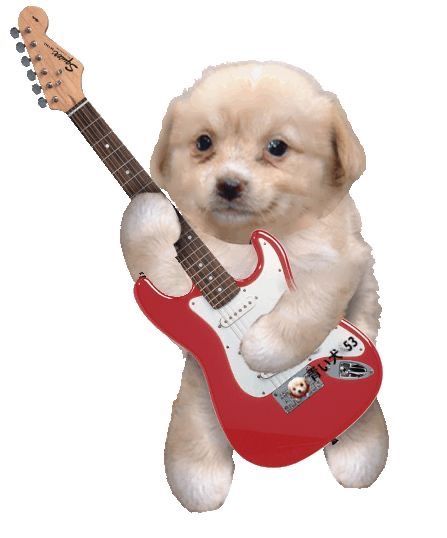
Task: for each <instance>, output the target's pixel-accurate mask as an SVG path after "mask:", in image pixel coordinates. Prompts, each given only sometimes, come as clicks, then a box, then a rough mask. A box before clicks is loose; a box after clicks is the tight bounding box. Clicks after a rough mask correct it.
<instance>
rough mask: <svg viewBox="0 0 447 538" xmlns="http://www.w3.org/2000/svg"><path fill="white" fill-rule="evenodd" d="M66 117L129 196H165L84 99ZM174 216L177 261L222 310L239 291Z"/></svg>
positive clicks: (230, 278) (203, 246)
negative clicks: (177, 226) (177, 231)
mask: <svg viewBox="0 0 447 538" xmlns="http://www.w3.org/2000/svg"><path fill="white" fill-rule="evenodd" d="M67 115H68V116H69V118H70V119H71V120H72V122H73V123H74V124H75V125H76V127H77V128H78V129H79V131H80V132H81V134H82V135H83V137H84V138H85V139H86V140H87V142H88V143H89V144H90V146H91V147H92V148H93V149H94V151H95V153H96V154H97V155H98V157H99V158H100V159H101V161H102V162H103V163H104V164H105V165H106V167H107V168H108V170H109V171H110V172H111V174H112V175H113V176H114V178H115V179H116V180H117V181H118V183H119V184H120V185H121V187H122V188H123V189H124V191H125V192H126V194H127V195H128V196H130V197H131V198H132V197H133V196H136V195H137V194H140V193H143V192H152V193H161V194H163V195H164V193H163V191H162V190H161V189H160V187H159V186H158V185H157V184H156V183H155V181H154V180H153V179H152V178H151V177H150V176H149V174H148V173H147V172H146V171H145V170H144V168H143V167H142V166H141V165H140V163H139V162H138V161H137V160H136V159H135V157H134V156H133V155H132V154H131V152H130V151H129V150H128V149H127V148H126V146H125V145H124V144H123V143H122V142H121V140H120V139H119V138H118V137H117V136H116V134H115V133H114V132H113V130H112V129H111V128H110V127H109V126H108V125H107V123H106V122H105V121H104V120H103V119H102V117H101V116H100V115H99V114H98V112H97V111H96V110H95V108H94V107H93V106H92V104H91V103H90V102H89V101H88V100H87V99H83V100H82V101H80V102H79V103H77V104H76V105H75V106H74V107H73V108H71V109H70V110H68V112H67ZM176 211H177V209H176ZM177 214H178V217H179V220H180V224H181V234H180V237H179V239H178V241H177V242H176V243H175V248H176V251H177V260H178V262H179V263H180V264H181V265H182V267H183V269H184V270H185V271H186V272H187V274H188V275H189V276H190V277H191V280H192V281H193V282H194V284H196V285H197V287H198V288H199V289H200V291H201V292H202V294H203V295H204V297H205V298H206V300H207V301H208V302H209V303H210V305H211V306H212V307H213V308H221V307H222V306H224V305H225V304H226V303H228V302H229V301H230V300H231V299H233V298H234V297H235V296H236V295H237V294H238V293H239V287H238V285H237V284H236V282H235V281H234V279H233V278H232V277H231V275H230V274H229V273H228V272H227V271H225V269H224V268H223V267H222V265H221V264H220V263H219V262H218V260H217V259H216V257H215V256H214V255H213V254H212V253H211V252H210V250H209V249H208V247H207V246H206V245H205V244H204V243H203V241H202V240H201V239H200V237H199V236H198V235H197V234H196V232H195V231H194V230H193V229H192V228H191V226H190V225H189V224H188V222H187V221H186V219H185V218H184V217H183V216H182V215H181V214H180V213H179V212H178V211H177Z"/></svg>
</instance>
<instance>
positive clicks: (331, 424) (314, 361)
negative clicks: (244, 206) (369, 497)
mask: <svg viewBox="0 0 447 538" xmlns="http://www.w3.org/2000/svg"><path fill="white" fill-rule="evenodd" d="M252 244H253V246H254V248H255V250H256V253H257V256H258V263H257V266H256V269H255V270H254V272H253V274H252V275H251V276H250V277H248V278H247V279H244V280H240V281H238V282H237V284H238V286H239V287H240V289H241V292H240V293H239V294H238V295H237V296H236V297H235V298H234V299H232V300H231V301H230V302H229V303H228V304H227V305H225V307H223V308H221V309H213V308H212V307H211V306H210V305H209V303H208V302H207V301H206V300H205V299H204V298H203V296H202V294H201V292H200V290H199V289H198V288H197V287H196V286H195V285H193V287H192V288H191V290H190V292H189V293H188V294H187V295H184V296H183V297H170V296H167V295H165V294H163V293H161V292H160V291H159V290H158V289H157V288H156V287H155V286H153V285H152V284H151V282H150V281H149V280H148V279H146V278H145V277H141V278H140V279H139V280H138V281H137V282H136V284H135V297H136V299H137V302H138V304H139V305H140V308H141V309H142V310H143V312H144V313H145V314H146V316H147V317H148V318H149V319H150V320H151V321H152V322H153V323H154V325H156V326H157V327H158V328H159V329H160V330H161V331H163V332H164V333H165V334H166V335H167V336H169V337H170V338H171V339H172V340H174V341H175V342H177V344H179V345H180V346H181V347H183V348H185V349H187V350H188V351H189V352H190V353H192V354H193V355H194V357H196V359H197V361H198V362H199V364H200V366H201V368H202V370H203V373H204V375H205V378H206V380H207V383H208V387H209V391H210V394H211V398H212V402H213V405H214V409H215V411H216V415H217V417H218V419H219V421H220V424H221V426H222V428H223V430H224V432H225V434H226V436H227V438H228V440H229V442H230V443H231V445H232V446H233V448H234V449H235V450H236V451H237V452H238V453H239V454H240V455H241V456H242V457H244V458H245V459H247V460H248V461H250V462H252V463H255V464H257V465H262V466H266V467H279V466H285V465H290V464H292V463H296V462H297V461H300V460H302V459H304V458H306V457H307V456H309V455H311V454H312V453H314V452H316V451H317V450H319V449H321V448H322V447H324V446H325V445H327V444H328V443H329V442H331V440H333V439H334V438H336V437H337V436H338V435H340V434H341V433H342V432H343V431H345V430H346V429H347V428H349V426H350V425H351V424H352V423H353V422H355V421H356V420H357V419H358V418H359V417H360V416H361V415H362V414H363V413H364V412H365V410H366V409H367V408H368V407H369V406H370V405H371V403H372V402H373V400H374V398H375V397H376V395H377V392H378V390H379V387H380V384H381V380H382V367H381V362H380V359H379V356H378V354H377V351H376V350H375V348H374V346H373V345H372V343H371V342H370V341H369V339H368V338H367V337H366V336H364V335H363V334H362V333H361V332H360V331H358V330H357V329H356V328H354V327H353V326H352V325H351V324H350V323H349V322H347V321H344V320H343V321H342V322H341V323H340V325H339V326H338V327H336V328H335V329H334V330H333V331H332V332H331V333H330V334H329V335H328V337H327V338H326V340H325V341H324V342H323V343H322V345H321V346H320V347H319V348H318V349H317V350H316V351H315V352H314V353H313V354H312V355H311V356H310V357H309V358H307V359H306V360H305V361H303V362H302V363H301V364H299V365H297V366H295V367H294V368H291V369H289V370H287V371H285V372H280V373H279V374H275V375H273V374H269V373H262V372H254V371H253V370H250V369H249V367H248V366H247V364H246V363H245V361H244V360H243V357H242V355H241V354H240V351H239V346H240V343H241V340H242V338H243V335H244V333H245V331H246V330H247V329H248V328H249V327H250V326H251V325H252V324H253V323H254V322H255V321H256V320H257V319H258V318H259V317H260V316H262V315H264V314H266V313H268V312H270V311H271V310H272V308H273V307H274V306H275V304H276V303H277V302H278V300H279V299H280V297H281V296H282V294H283V293H284V292H285V291H286V290H287V289H289V288H291V287H293V285H294V284H293V278H292V275H291V271H290V267H289V263H288V260H287V257H286V254H285V252H284V250H283V249H282V247H281V245H280V244H279V243H278V241H276V239H274V238H273V237H272V236H271V235H269V234H268V233H267V232H264V231H259V230H258V231H256V232H254V233H253V235H252ZM230 318H231V319H230ZM294 380H295V381H296V383H298V384H299V383H302V382H304V386H305V387H306V389H307V390H306V392H305V394H303V396H301V397H297V396H296V394H294V393H293V392H292V390H291V387H293V385H294Z"/></svg>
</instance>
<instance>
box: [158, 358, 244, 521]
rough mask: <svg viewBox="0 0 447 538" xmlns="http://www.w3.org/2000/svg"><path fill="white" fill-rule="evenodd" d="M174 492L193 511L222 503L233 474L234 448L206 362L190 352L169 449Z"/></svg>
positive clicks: (169, 474)
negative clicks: (200, 362)
mask: <svg viewBox="0 0 447 538" xmlns="http://www.w3.org/2000/svg"><path fill="white" fill-rule="evenodd" d="M165 467H166V477H167V479H168V483H169V486H170V488H171V490H172V493H173V494H174V495H175V496H176V497H177V499H178V500H179V501H180V503H181V504H182V505H183V506H184V507H185V508H187V509H188V510H189V511H190V512H205V511H208V510H215V509H216V508H219V507H220V506H221V505H222V504H223V502H224V501H225V498H226V496H227V494H228V491H229V489H230V485H231V481H232V478H233V470H234V464H233V459H232V448H231V446H230V444H229V443H228V441H227V438H226V437H225V434H224V433H223V431H222V429H221V427H220V424H219V422H218V420H217V418H216V415H215V413H214V409H213V406H212V403H211V400H210V396H209V393H208V388H207V385H206V381H205V379H204V377H203V374H202V371H201V369H200V366H199V365H198V364H197V362H196V361H195V359H194V358H192V357H191V356H188V357H187V359H186V364H185V369H184V372H183V377H182V384H181V387H180V392H179V394H178V397H177V400H176V401H175V402H174V405H173V408H172V418H171V424H170V426H169V430H168V437H167V440H166V448H165Z"/></svg>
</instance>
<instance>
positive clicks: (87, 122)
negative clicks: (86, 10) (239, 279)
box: [74, 107, 247, 340]
mask: <svg viewBox="0 0 447 538" xmlns="http://www.w3.org/2000/svg"><path fill="white" fill-rule="evenodd" d="M81 112H82V114H83V115H84V116H85V118H82V117H81V116H80V115H79V113H81ZM89 116H90V117H89ZM98 116H99V117H98V118H95V119H94V120H93V118H94V117H95V116H94V111H91V112H90V111H89V110H88V107H82V109H81V110H79V111H77V114H76V117H75V118H74V119H76V122H78V119H79V125H80V126H81V127H82V130H81V133H82V134H84V133H85V134H84V137H85V138H87V133H86V131H87V130H88V129H91V128H93V127H94V128H95V129H97V131H98V132H97V133H96V134H95V133H91V136H93V137H98V136H99V135H103V132H104V131H103V130H102V126H101V124H97V120H103V118H102V117H101V116H100V115H99V114H98ZM103 121H104V120H103ZM104 123H105V121H104ZM110 135H112V136H111V138H112V137H115V138H116V139H117V140H118V143H119V142H120V141H119V138H118V137H117V135H116V134H115V133H114V132H113V130H110V131H109V133H108V134H106V135H104V136H102V137H101V139H104V138H106V137H107V136H110ZM87 141H88V139H87ZM97 142H98V141H97ZM97 142H96V143H95V145H96V144H97ZM110 142H111V144H110V147H112V140H110ZM89 144H90V145H92V144H91V143H90V142H89ZM92 147H94V146H92ZM121 147H124V148H125V146H124V144H122V143H121V145H120V146H119V147H118V148H115V149H114V150H113V152H111V153H109V154H107V155H105V156H104V157H103V158H101V155H100V154H99V151H98V152H97V153H98V156H99V157H100V158H101V160H102V161H103V162H104V161H105V160H106V159H107V158H109V157H114V158H115V159H116V160H117V161H118V164H120V165H121V166H120V168H122V167H123V166H124V164H125V163H122V161H121V160H120V159H121V157H120V156H119V155H117V151H118V149H120V148H121ZM125 149H126V150H127V148H125ZM127 151H128V150H127ZM129 153H130V152H129ZM104 164H105V163H104ZM137 164H138V163H137ZM139 166H140V167H141V165H139ZM120 168H118V169H117V170H119V169H120ZM141 168H142V167H141ZM117 170H115V173H116V171H117ZM142 170H144V169H143V168H142ZM139 173H141V171H140V172H138V174H139ZM112 175H114V173H113V172H112ZM136 175H137V174H135V176H133V177H136ZM133 177H132V178H131V179H133ZM148 177H149V176H148ZM116 179H117V180H118V183H119V184H120V185H121V186H123V184H122V182H121V181H120V179H119V178H116ZM152 181H153V180H152V179H151V182H152ZM137 182H138V186H141V187H143V188H144V187H146V185H147V183H146V184H144V185H142V184H141V182H140V181H139V180H137ZM197 239H199V238H198V237H197ZM203 247H205V248H207V247H206V245H204V244H201V245H200V247H199V248H198V249H196V250H193V251H192V252H191V254H190V255H189V256H188V258H190V257H191V256H193V257H195V258H196V260H195V261H199V260H201V259H202V258H201V257H199V255H198V251H199V250H200V249H201V248H203ZM183 248H185V247H183ZM213 263H216V264H217V265H220V264H219V262H218V261H217V259H215V258H213V259H211V260H210V261H209V262H207V265H209V264H213ZM186 272H187V271H186ZM187 274H188V275H189V273H188V272H187ZM197 275H198V272H196V273H193V275H189V276H190V278H191V279H193V278H194V276H197ZM229 276H230V275H229ZM227 278H228V277H227ZM224 282H225V280H224V281H223V282H222V284H223V283H224ZM205 286H206V285H205ZM223 291H224V290H223ZM229 295H231V294H227V296H229ZM217 310H218V312H219V313H220V314H221V315H222V317H227V319H230V318H231V317H232V316H231V314H232V312H231V311H230V307H229V305H228V303H227V304H225V305H223V307H220V308H218V309H217ZM222 310H223V311H222ZM231 310H232V309H231ZM239 323H240V324H241V325H242V327H239ZM230 327H231V328H232V332H233V333H234V334H235V336H236V337H237V338H238V340H242V336H243V332H245V331H246V330H247V327H246V326H245V323H243V322H242V321H241V320H237V321H235V322H233V323H232V324H231V325H230ZM235 329H238V331H236V330H235ZM238 333H239V334H238Z"/></svg>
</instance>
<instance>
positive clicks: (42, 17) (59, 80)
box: [11, 6, 84, 112]
mask: <svg viewBox="0 0 447 538" xmlns="http://www.w3.org/2000/svg"><path fill="white" fill-rule="evenodd" d="M47 28H48V17H47V15H46V13H45V11H44V10H43V9H41V8H40V7H35V6H28V7H26V8H25V9H24V10H23V11H22V12H21V13H20V15H19V27H18V29H17V28H12V29H11V35H12V37H14V38H18V37H19V35H21V37H22V40H23V43H22V42H18V43H17V45H16V49H17V51H18V52H20V53H25V52H27V53H28V56H27V55H25V56H23V57H22V65H24V66H25V67H29V69H28V72H27V76H28V78H29V80H31V81H36V79H37V80H38V82H37V81H36V82H35V83H34V84H33V86H32V90H33V92H34V93H35V94H36V95H38V94H39V93H41V91H42V92H43V94H44V96H45V97H40V98H39V100H38V103H39V105H40V106H41V107H45V106H46V104H47V102H48V105H49V107H50V108H51V109H53V110H62V111H63V112H67V111H68V110H70V108H72V107H73V106H74V105H76V104H77V103H79V101H81V100H82V99H83V98H84V94H83V92H82V83H81V78H82V71H83V70H84V67H83V65H82V64H81V62H80V61H79V60H77V59H76V58H74V57H73V56H72V55H71V54H70V53H69V52H67V51H66V50H65V49H63V48H62V47H60V46H59V45H58V44H57V43H55V42H54V41H53V40H51V39H50V38H49V37H48V36H47V35H46V31H47Z"/></svg>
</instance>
